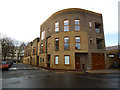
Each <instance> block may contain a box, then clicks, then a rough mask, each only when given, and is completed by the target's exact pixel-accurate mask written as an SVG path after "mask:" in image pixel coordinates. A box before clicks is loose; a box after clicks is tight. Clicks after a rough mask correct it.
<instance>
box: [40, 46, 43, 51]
mask: <svg viewBox="0 0 120 90" xmlns="http://www.w3.org/2000/svg"><path fill="white" fill-rule="evenodd" d="M40 47H41V53H43V44H41V46H40Z"/></svg>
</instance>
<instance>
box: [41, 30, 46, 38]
mask: <svg viewBox="0 0 120 90" xmlns="http://www.w3.org/2000/svg"><path fill="white" fill-rule="evenodd" d="M43 39H45V31H43V32H42V36H41V40H43Z"/></svg>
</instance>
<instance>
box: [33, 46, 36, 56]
mask: <svg viewBox="0 0 120 90" xmlns="http://www.w3.org/2000/svg"><path fill="white" fill-rule="evenodd" d="M35 54H36V49H35V47H33V55H35Z"/></svg>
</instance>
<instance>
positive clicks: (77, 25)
mask: <svg viewBox="0 0 120 90" xmlns="http://www.w3.org/2000/svg"><path fill="white" fill-rule="evenodd" d="M75 31H80V20H75Z"/></svg>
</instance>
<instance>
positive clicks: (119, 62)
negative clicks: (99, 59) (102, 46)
mask: <svg viewBox="0 0 120 90" xmlns="http://www.w3.org/2000/svg"><path fill="white" fill-rule="evenodd" d="M106 54H107V63H108V68H118V67H120V57H119V50H118V46H110V47H106Z"/></svg>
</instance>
